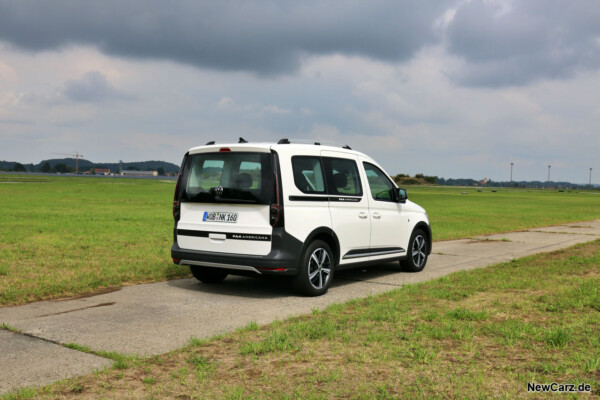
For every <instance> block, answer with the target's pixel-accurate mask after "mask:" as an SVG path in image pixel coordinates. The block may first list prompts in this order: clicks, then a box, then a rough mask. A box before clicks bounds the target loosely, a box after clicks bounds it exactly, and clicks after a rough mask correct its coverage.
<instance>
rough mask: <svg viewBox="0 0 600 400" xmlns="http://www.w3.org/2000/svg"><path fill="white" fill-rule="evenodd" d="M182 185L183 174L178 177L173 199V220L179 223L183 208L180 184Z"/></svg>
mask: <svg viewBox="0 0 600 400" xmlns="http://www.w3.org/2000/svg"><path fill="white" fill-rule="evenodd" d="M180 183H181V174H179V176H177V184H176V185H175V196H174V197H173V218H174V219H175V221H176V222H177V221H179V217H180V216H181V206H180V203H179V184H180Z"/></svg>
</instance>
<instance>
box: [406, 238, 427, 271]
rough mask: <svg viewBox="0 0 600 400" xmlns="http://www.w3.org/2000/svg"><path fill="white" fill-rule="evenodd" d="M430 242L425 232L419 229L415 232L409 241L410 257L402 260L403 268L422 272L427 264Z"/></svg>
mask: <svg viewBox="0 0 600 400" xmlns="http://www.w3.org/2000/svg"><path fill="white" fill-rule="evenodd" d="M428 246H429V242H428V241H427V236H426V235H425V232H423V231H422V230H420V229H417V230H415V231H414V232H413V234H412V236H411V237H410V242H409V243H408V249H409V250H408V258H407V259H405V260H402V261H400V265H401V266H402V269H404V270H405V271H408V272H420V271H422V270H423V268H425V264H427V253H428V251H427V250H428Z"/></svg>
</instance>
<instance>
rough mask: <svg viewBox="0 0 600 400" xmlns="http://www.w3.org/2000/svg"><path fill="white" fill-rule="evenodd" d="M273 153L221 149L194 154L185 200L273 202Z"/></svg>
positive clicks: (187, 169) (187, 171) (187, 173)
mask: <svg viewBox="0 0 600 400" xmlns="http://www.w3.org/2000/svg"><path fill="white" fill-rule="evenodd" d="M271 163H272V157H271V154H270V153H246V152H219V153H200V154H194V155H191V156H190V157H189V159H188V161H187V162H186V166H185V171H184V177H185V181H184V182H183V187H184V190H183V193H182V198H181V200H182V201H188V202H199V203H258V204H269V203H270V202H271V197H272V193H273V167H272V164H271Z"/></svg>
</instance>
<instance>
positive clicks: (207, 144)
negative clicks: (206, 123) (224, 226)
mask: <svg viewBox="0 0 600 400" xmlns="http://www.w3.org/2000/svg"><path fill="white" fill-rule="evenodd" d="M211 144H215V141H214V140H211V141H210V142H206V144H205V146H209V145H211Z"/></svg>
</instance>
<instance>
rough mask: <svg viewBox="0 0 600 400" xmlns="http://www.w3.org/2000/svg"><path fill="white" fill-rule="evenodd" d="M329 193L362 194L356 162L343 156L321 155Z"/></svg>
mask: <svg viewBox="0 0 600 400" xmlns="http://www.w3.org/2000/svg"><path fill="white" fill-rule="evenodd" d="M323 162H324V164H325V170H326V171H327V180H328V182H327V183H328V187H329V194H341V195H349V196H362V186H361V184H360V178H359V176H358V168H357V166H356V162H355V161H353V160H348V159H345V158H330V157H323Z"/></svg>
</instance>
